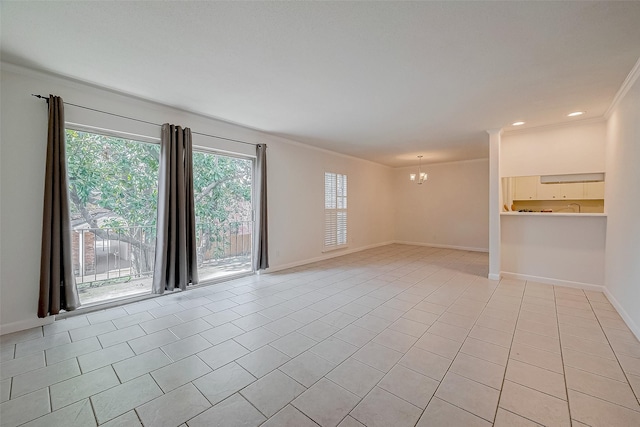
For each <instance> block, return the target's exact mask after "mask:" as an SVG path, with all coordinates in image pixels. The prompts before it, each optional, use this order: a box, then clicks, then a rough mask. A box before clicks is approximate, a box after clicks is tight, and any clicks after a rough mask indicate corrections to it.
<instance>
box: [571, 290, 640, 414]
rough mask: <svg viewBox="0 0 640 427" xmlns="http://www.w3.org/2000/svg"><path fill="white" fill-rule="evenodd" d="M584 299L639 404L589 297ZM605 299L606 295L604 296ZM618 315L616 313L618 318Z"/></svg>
mask: <svg viewBox="0 0 640 427" xmlns="http://www.w3.org/2000/svg"><path fill="white" fill-rule="evenodd" d="M585 298H587V302H588V303H589V307H591V311H592V312H593V315H594V316H595V318H596V322H598V326H599V327H600V330H601V331H602V333H603V334H604V338H605V339H606V340H607V344H608V345H609V348H610V349H611V351H612V352H613V356H614V357H615V358H616V362H617V363H618V366H619V367H620V370H621V371H622V375H624V378H625V380H626V381H627V385H629V388H631V393H633V395H634V396H635V398H636V401H637V402H638V404H640V395H638V394H636V391H635V390H634V389H633V387H631V382H630V381H629V376H628V375H627V372H626V370H625V369H624V368H623V367H622V364H621V363H620V359H619V358H618V353H617V352H616V351H615V349H614V348H613V346H612V345H611V341H610V340H609V336H608V335H607V333H606V332H605V331H604V328H603V327H602V323H601V322H600V318H599V317H598V314H597V313H596V311H595V310H594V309H593V305H592V304H591V300H590V299H589V297H587V296H586V294H585ZM605 298H606V295H605ZM607 301H608V300H607ZM609 304H611V302H609ZM619 315H620V314H619V313H618V316H619ZM576 391H577V390H576ZM584 394H586V393H584ZM592 397H595V396H592ZM598 399H599V398H598ZM601 400H604V399H601ZM605 402H606V400H605ZM636 411H637V410H636Z"/></svg>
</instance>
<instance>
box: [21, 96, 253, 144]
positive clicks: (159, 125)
mask: <svg viewBox="0 0 640 427" xmlns="http://www.w3.org/2000/svg"><path fill="white" fill-rule="evenodd" d="M31 96H35V97H36V98H40V99H44V100H45V101H46V102H47V104H48V103H49V97H48V96H42V95H36V94H33V93H32V94H31ZM64 104H65V105H73V106H74V107H78V108H83V109H85V110H90V111H95V112H97V113H102V114H108V115H110V116H114V117H120V118H122V119H127V120H133V121H134V122H140V123H146V124H148V125H152V126H158V127H162V125H161V124H158V123H153V122H148V121H146V120H141V119H136V118H133V117H127V116H122V115H120V114H115V113H110V112H108V111H102V110H97V109H95V108H91V107H85V106H84V105H78V104H72V103H71V102H66V101H64ZM191 133H192V134H194V135H201V136H208V137H209V138H218V139H224V140H225V141H232V142H238V143H240V144H246V145H253V146H254V147H255V146H258V145H260V144H254V143H253V142H246V141H240V140H238V139H232V138H225V137H223V136H217V135H209V134H207V133H200V132H193V131H192V132H191Z"/></svg>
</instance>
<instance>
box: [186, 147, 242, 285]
mask: <svg viewBox="0 0 640 427" xmlns="http://www.w3.org/2000/svg"><path fill="white" fill-rule="evenodd" d="M252 174H253V161H252V160H250V159H243V158H239V157H231V156H225V155H222V154H216V153H212V152H207V151H201V150H198V149H195V150H194V151H193V192H194V199H195V210H196V251H197V257H198V279H199V280H200V283H203V282H206V281H209V280H212V279H218V278H221V277H224V276H228V275H231V274H237V273H241V272H249V271H251V269H252V263H251V249H252V243H251V242H252V234H253V233H252V232H253V220H252V211H253V208H252V205H251V194H252Z"/></svg>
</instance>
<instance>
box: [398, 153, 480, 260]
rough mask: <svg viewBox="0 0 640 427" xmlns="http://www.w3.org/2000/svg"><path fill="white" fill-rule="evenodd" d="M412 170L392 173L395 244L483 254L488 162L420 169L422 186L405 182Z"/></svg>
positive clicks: (427, 166)
mask: <svg viewBox="0 0 640 427" xmlns="http://www.w3.org/2000/svg"><path fill="white" fill-rule="evenodd" d="M416 170H417V165H416V166H414V167H409V168H398V169H396V170H395V171H394V176H395V178H394V186H393V191H394V194H395V207H396V208H395V223H396V240H398V241H401V242H410V243H417V244H425V245H434V246H444V247H451V248H464V249H472V250H482V251H487V250H488V247H489V160H488V159H480V160H472V161H462V162H453V163H441V164H432V165H426V166H423V171H426V172H427V173H428V174H429V179H428V180H427V181H426V182H425V183H424V184H422V185H417V184H416V183H415V182H411V181H409V174H410V173H416Z"/></svg>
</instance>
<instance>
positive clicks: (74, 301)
mask: <svg viewBox="0 0 640 427" xmlns="http://www.w3.org/2000/svg"><path fill="white" fill-rule="evenodd" d="M48 103H49V131H48V135H47V160H46V172H45V178H44V209H43V213H42V250H41V255H40V297H39V301H38V317H46V316H48V315H50V314H58V313H59V312H60V310H66V311H71V310H75V309H76V308H78V307H79V306H80V299H79V298H78V289H77V288H76V283H75V279H74V277H73V270H72V268H73V267H72V260H71V221H70V220H69V184H68V183H67V158H66V155H65V130H64V103H63V102H62V98H60V97H58V96H53V95H49V101H48Z"/></svg>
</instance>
